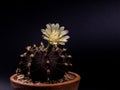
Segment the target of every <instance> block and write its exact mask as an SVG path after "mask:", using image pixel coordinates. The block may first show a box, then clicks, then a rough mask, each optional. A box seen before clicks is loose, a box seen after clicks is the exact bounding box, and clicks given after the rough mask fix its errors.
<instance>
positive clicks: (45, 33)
mask: <svg viewBox="0 0 120 90" xmlns="http://www.w3.org/2000/svg"><path fill="white" fill-rule="evenodd" d="M41 32H42V33H43V34H44V35H45V36H47V37H49V34H48V32H47V31H46V30H44V29H42V30H41Z"/></svg>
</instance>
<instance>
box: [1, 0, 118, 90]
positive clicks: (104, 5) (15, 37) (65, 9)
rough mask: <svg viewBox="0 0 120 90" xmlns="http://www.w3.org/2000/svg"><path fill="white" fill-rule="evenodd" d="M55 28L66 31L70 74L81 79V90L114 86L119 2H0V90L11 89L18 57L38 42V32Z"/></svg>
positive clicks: (39, 34) (103, 0) (104, 89)
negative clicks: (68, 36)
mask: <svg viewBox="0 0 120 90" xmlns="http://www.w3.org/2000/svg"><path fill="white" fill-rule="evenodd" d="M47 23H59V24H60V25H62V26H65V28H66V29H68V30H69V35H70V37H71V38H70V39H69V41H68V43H67V44H66V46H65V47H67V48H68V52H69V53H70V54H71V55H72V56H73V59H72V61H71V62H72V63H73V70H72V71H74V72H76V73H78V74H80V75H81V82H80V87H79V88H80V89H81V90H98V89H101V90H107V89H108V88H117V86H119V76H120V74H119V71H120V70H119V68H120V55H119V54H120V1H115V0H113V1H111V0H96V1H92V0H80V1H79V2H78V1H76V2H75V1H62V0H56V1H51V0H49V1H45V0H44V1H42V0H40V1H34V2H33V1H28V2H27V1H9V2H8V1H4V2H0V90H11V86H10V83H9V77H10V76H11V75H12V74H14V73H15V69H16V67H17V64H18V62H19V55H20V54H21V53H22V52H23V51H24V48H25V47H26V46H27V45H32V44H34V43H35V44H37V45H39V44H40V42H41V41H44V40H43V39H42V37H41V31H40V30H41V29H42V28H45V27H46V26H45V25H46V24H47Z"/></svg>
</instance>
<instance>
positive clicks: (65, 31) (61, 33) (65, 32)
mask: <svg viewBox="0 0 120 90" xmlns="http://www.w3.org/2000/svg"><path fill="white" fill-rule="evenodd" d="M67 33H68V30H64V31H61V32H60V36H59V37H62V36H64V35H66V34H67Z"/></svg>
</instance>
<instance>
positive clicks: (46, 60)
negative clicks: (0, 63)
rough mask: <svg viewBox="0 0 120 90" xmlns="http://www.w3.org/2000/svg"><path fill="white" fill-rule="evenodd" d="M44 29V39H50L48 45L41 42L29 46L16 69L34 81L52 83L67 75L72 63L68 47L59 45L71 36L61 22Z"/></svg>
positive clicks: (19, 73)
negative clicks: (38, 44) (61, 25)
mask: <svg viewBox="0 0 120 90" xmlns="http://www.w3.org/2000/svg"><path fill="white" fill-rule="evenodd" d="M46 26H47V28H46V29H42V30H41V31H42V33H43V39H45V40H47V41H48V45H47V47H45V46H44V44H43V43H42V42H41V44H40V46H36V45H35V44H34V45H33V46H27V47H26V52H25V53H23V54H21V55H20V57H21V60H20V62H19V66H18V68H17V70H16V73H17V75H23V76H24V77H25V78H27V79H30V80H32V82H36V81H40V82H47V83H52V82H53V81H57V80H59V79H61V78H63V77H65V76H67V75H66V74H67V73H68V71H69V69H70V67H71V66H72V64H71V63H70V59H71V55H68V54H67V53H66V49H65V48H63V49H61V48H59V47H58V45H65V43H66V42H67V39H69V36H68V35H66V34H67V33H68V30H64V27H60V26H59V24H47V25H46Z"/></svg>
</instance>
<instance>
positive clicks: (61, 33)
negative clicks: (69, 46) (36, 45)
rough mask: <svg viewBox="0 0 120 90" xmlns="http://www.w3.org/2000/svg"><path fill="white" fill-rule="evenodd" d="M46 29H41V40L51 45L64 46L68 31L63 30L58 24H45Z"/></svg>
mask: <svg viewBox="0 0 120 90" xmlns="http://www.w3.org/2000/svg"><path fill="white" fill-rule="evenodd" d="M46 27H47V28H46V29H42V30H41V31H42V33H43V38H44V39H45V40H47V41H48V42H49V43H50V44H52V45H58V44H61V45H65V43H66V42H67V39H69V38H70V37H69V36H68V35H66V34H67V33H68V30H64V27H63V26H62V27H60V26H59V24H58V23H56V24H47V25H46Z"/></svg>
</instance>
